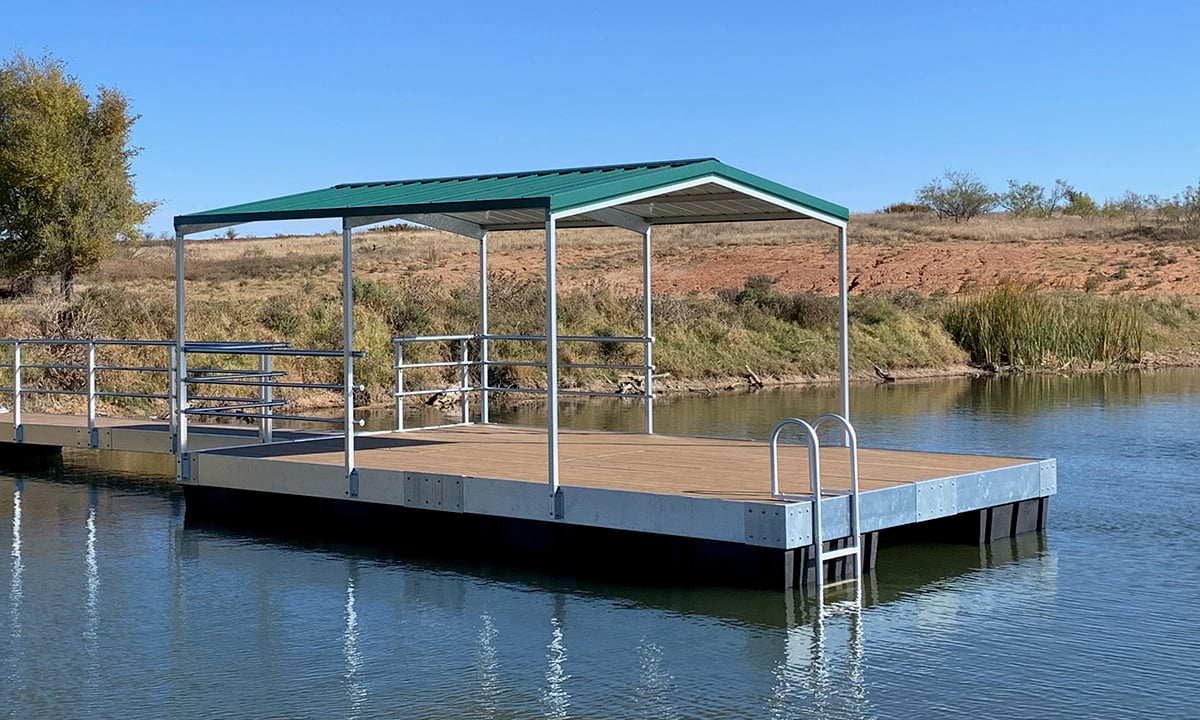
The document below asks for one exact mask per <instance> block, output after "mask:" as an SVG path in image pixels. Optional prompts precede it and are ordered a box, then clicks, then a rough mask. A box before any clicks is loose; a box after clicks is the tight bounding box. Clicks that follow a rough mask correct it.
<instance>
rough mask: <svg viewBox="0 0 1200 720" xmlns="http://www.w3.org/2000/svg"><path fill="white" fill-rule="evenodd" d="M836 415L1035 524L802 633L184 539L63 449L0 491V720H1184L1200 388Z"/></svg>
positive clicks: (726, 595)
mask: <svg viewBox="0 0 1200 720" xmlns="http://www.w3.org/2000/svg"><path fill="white" fill-rule="evenodd" d="M835 406H836V395H835V392H834V391H833V390H832V389H818V390H805V391H792V392H778V393H759V394H757V395H745V396H730V397H716V398H697V397H688V398H678V399H672V400H666V401H663V402H661V403H660V404H659V407H658V418H657V421H658V429H659V430H660V431H662V432H675V433H693V434H716V435H730V436H751V437H763V436H765V434H766V433H767V432H768V430H769V428H770V426H771V425H772V424H773V423H774V422H775V421H776V420H777V419H779V418H780V417H784V416H788V415H795V416H800V417H812V416H813V415H816V414H818V413H820V412H826V411H829V410H831V409H833V408H834V407H835ZM852 407H853V410H854V412H855V422H856V426H857V428H858V430H859V435H860V438H861V440H862V443H863V444H864V445H868V446H875V447H897V448H915V449H929V450H947V451H960V452H974V453H995V454H1005V455H1024V456H1036V457H1057V458H1058V468H1059V469H1058V472H1059V476H1058V478H1059V493H1058V496H1057V497H1056V498H1054V499H1053V500H1052V501H1051V505H1050V523H1049V529H1048V530H1047V532H1046V533H1045V534H1044V535H1038V536H1028V537H1025V538H1021V539H1020V540H1019V541H1018V542H1004V543H997V544H995V545H992V546H991V547H987V548H978V547H974V546H966V547H960V546H904V547H895V548H885V549H883V550H881V552H880V555H879V569H878V570H877V571H876V572H875V573H874V574H872V575H871V576H870V578H869V581H868V583H867V585H866V589H865V596H866V602H867V605H866V607H865V609H864V610H863V611H862V612H861V613H860V614H859V615H857V616H839V617H832V618H828V619H826V620H824V621H821V622H817V621H815V620H814V618H813V617H812V615H811V613H810V611H809V603H808V602H807V601H806V600H805V598H804V597H803V596H802V595H801V594H799V593H794V594H793V593H772V592H756V591H746V590H715V589H676V588H648V587H636V586H619V585H602V584H597V583H595V582H589V581H586V580H574V579H570V578H556V577H552V576H547V575H535V574H529V573H522V572H519V571H513V570H507V569H502V568H489V567H480V566H459V565H452V564H447V563H433V562H431V561H424V560H419V559H412V558H396V557H387V556H380V555H379V554H378V553H377V552H374V551H371V550H369V549H364V548H345V547H336V546H329V545H327V544H322V543H319V542H317V541H313V542H312V543H307V544H305V543H297V542H295V541H283V540H278V539H271V538H265V537H257V536H253V535H248V534H239V533H234V532H228V531H214V530H211V529H199V528H193V527H189V526H187V525H185V523H184V521H183V518H184V507H183V499H182V495H181V494H180V493H179V492H177V491H176V490H175V489H174V488H172V487H171V485H170V484H169V483H166V482H164V481H163V480H162V478H161V477H155V475H156V474H157V475H159V476H165V475H167V474H168V473H170V471H171V466H170V464H169V463H168V462H167V461H165V460H163V459H161V458H148V457H145V456H135V455H124V456H117V455H107V456H101V455H99V454H95V453H88V452H69V453H68V454H67V455H66V458H65V463H64V466H63V467H61V468H52V469H48V470H44V471H36V472H21V473H16V472H12V471H0V716H2V717H10V718H35V717H37V718H98V717H113V718H142V717H145V718H152V717H180V718H184V717H188V718H191V717H212V718H231V717H236V718H384V717H415V718H425V717H427V718H440V717H446V718H450V717H481V718H488V717H494V718H524V717H551V718H568V717H581V718H585V717H595V718H610V717H644V718H673V717H703V718H724V717H730V718H733V717H771V718H775V717H779V718H785V717H820V718H931V717H964V716H978V717H989V718H1010V717H1011V718H1042V717H1079V718H1086V717H1122V718H1123V717H1163V718H1196V717H1200V704H1197V703H1198V702H1200V700H1198V696H1200V679H1198V678H1200V602H1198V600H1200V552H1198V551H1197V550H1198V548H1197V541H1196V537H1197V534H1198V533H1200V489H1198V486H1200V434H1198V433H1197V431H1196V421H1197V418H1198V417H1200V373H1197V372H1194V371H1180V372H1161V373H1156V374H1149V375H1113V376H1101V377H1086V378H1019V379H1000V380H978V381H968V380H962V381H957V380H956V381H940V382H933V383H920V384H898V385H894V386H874V387H871V386H866V387H862V388H857V389H856V390H855V393H854V398H853V406H852ZM563 416H564V422H565V423H567V424H573V425H577V426H583V427H636V423H637V422H638V419H639V417H640V415H639V414H638V413H637V411H636V409H635V408H634V407H633V406H628V407H627V406H624V405H623V404H622V403H620V402H613V403H591V404H580V405H575V406H568V407H567V409H565V410H564V415H563ZM514 419H517V420H522V421H534V420H536V418H535V417H532V416H530V417H525V416H519V417H516V418H514ZM765 481H766V479H765V478H764V483H765Z"/></svg>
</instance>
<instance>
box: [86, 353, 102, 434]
mask: <svg viewBox="0 0 1200 720" xmlns="http://www.w3.org/2000/svg"><path fill="white" fill-rule="evenodd" d="M87 424H88V447H93V448H94V447H96V446H98V445H99V444H100V442H99V441H100V438H99V437H98V433H97V432H96V342H95V341H94V340H92V341H89V342H88V344H87Z"/></svg>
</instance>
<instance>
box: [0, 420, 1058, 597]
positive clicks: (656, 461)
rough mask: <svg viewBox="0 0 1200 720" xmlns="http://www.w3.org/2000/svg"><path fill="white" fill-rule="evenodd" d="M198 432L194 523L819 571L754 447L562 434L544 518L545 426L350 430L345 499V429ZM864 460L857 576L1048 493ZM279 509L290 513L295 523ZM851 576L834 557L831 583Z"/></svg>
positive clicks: (119, 446) (709, 576)
mask: <svg viewBox="0 0 1200 720" xmlns="http://www.w3.org/2000/svg"><path fill="white" fill-rule="evenodd" d="M80 421H81V418H79V417H78V416H66V415H44V414H36V415H31V414H27V415H26V416H25V417H24V418H23V422H22V425H23V429H24V437H25V442H26V443H29V444H39V445H51V446H63V447H83V448H86V447H90V446H91V445H89V443H88V441H87V438H88V434H87V432H86V427H84V428H81V427H80ZM97 425H98V426H99V427H100V433H99V438H98V440H99V442H98V444H97V445H95V446H96V447H99V448H101V449H112V450H125V451H137V452H157V453H170V451H171V437H170V427H169V426H168V425H167V424H166V423H156V422H146V421H138V420H129V419H115V418H99V419H98V420H97ZM12 433H13V427H12V424H11V414H9V415H0V437H6V438H7V437H12ZM191 433H192V435H191V437H192V442H193V447H195V448H196V449H195V450H193V451H192V452H190V453H188V456H187V466H188V467H187V472H186V479H185V480H184V481H183V487H184V491H185V493H186V496H187V501H188V513H189V516H193V515H195V516H197V517H203V518H207V519H217V520H226V521H231V522H248V523H251V524H263V525H284V526H291V527H296V526H297V525H298V524H303V523H307V522H317V521H319V522H322V523H325V524H330V525H331V526H332V525H346V526H350V527H352V526H353V525H355V524H356V523H359V522H363V521H366V522H368V523H369V524H371V525H372V526H374V527H373V528H372V530H371V535H372V537H373V538H375V539H385V540H387V539H389V538H388V536H389V534H391V535H394V538H393V539H405V540H407V541H408V542H410V543H415V544H416V545H417V546H418V547H419V546H420V545H421V544H422V541H423V542H424V543H425V544H428V543H437V544H444V545H445V546H447V547H453V548H456V549H457V550H459V551H462V552H467V553H470V552H472V550H471V548H472V547H473V548H474V552H477V553H478V554H479V556H480V557H488V556H492V555H494V554H496V553H503V554H504V556H505V557H510V558H511V557H514V556H522V555H524V556H528V557H529V558H531V559H534V560H550V561H552V562H555V563H557V565H558V566H560V567H561V566H562V565H563V564H564V563H565V564H566V565H567V566H570V565H572V564H579V567H580V568H581V569H586V566H587V565H594V564H595V563H597V562H601V563H607V564H609V565H610V566H611V565H613V564H616V565H621V564H628V565H629V566H630V567H631V569H636V570H638V571H639V572H640V574H646V573H647V572H648V573H649V574H654V573H653V568H654V566H656V565H657V566H658V568H659V571H660V572H661V574H662V576H663V577H667V578H671V577H676V576H677V577H679V578H681V579H683V580H684V581H686V582H709V581H711V582H720V583H730V584H736V585H752V586H759V587H774V588H783V587H799V586H803V585H806V584H809V583H810V582H811V580H812V578H811V573H812V560H811V557H810V556H811V546H812V542H813V532H812V529H813V525H812V501H811V500H803V501H801V500H786V501H784V500H778V499H774V498H772V495H771V491H770V490H771V489H770V484H769V466H768V459H769V456H768V446H767V444H766V443H764V442H756V441H749V440H730V439H718V438H696V437H674V436H666V435H647V434H641V433H616V432H600V431H583V430H569V429H564V430H562V431H561V434H560V440H559V443H560V444H559V447H560V453H561V454H560V471H559V472H560V476H559V477H560V486H559V487H560V494H561V498H562V501H561V507H560V508H559V512H558V513H556V515H557V516H556V517H553V518H548V513H547V496H546V487H547V485H546V483H547V478H546V466H545V457H544V455H545V432H544V430H542V429H539V428H530V427H516V426H503V425H461V426H454V427H444V428H435V429H429V430H407V431H403V432H395V433H381V434H372V435H365V436H359V437H358V438H357V441H356V453H357V466H356V467H357V471H358V488H357V489H358V495H357V497H354V498H350V497H349V496H348V493H347V488H346V479H345V473H344V470H343V459H344V449H345V448H344V440H343V438H342V437H341V436H336V435H323V434H317V433H305V432H293V433H290V434H282V433H276V439H275V441H274V442H272V443H269V444H258V443H257V441H256V431H255V430H253V429H250V428H238V427H233V426H205V425H194V426H193V427H192V430H191ZM231 442H234V443H237V442H242V443H246V444H241V445H235V446H229V443H231ZM9 447H10V448H11V447H13V446H11V445H10V446H9ZM778 450H779V464H780V477H781V485H782V489H783V490H784V491H803V490H805V489H807V476H806V475H805V469H806V468H807V467H808V449H807V448H806V447H805V446H801V445H792V444H780V445H779V448H778ZM820 452H821V475H822V480H823V486H824V487H825V488H826V489H827V490H828V492H829V493H830V494H829V495H828V496H825V497H823V499H822V519H821V528H822V532H821V534H822V536H823V537H824V538H835V539H838V538H846V537H848V536H849V535H850V534H851V533H850V527H849V496H848V495H846V494H845V492H846V491H847V490H848V488H849V475H850V473H849V470H850V461H849V451H848V449H847V448H844V447H824V448H822V449H821V451H820ZM858 454H859V483H860V501H859V502H860V521H859V530H860V532H861V533H863V535H864V542H865V551H864V556H863V564H864V569H865V570H869V569H870V568H871V567H873V565H874V558H875V550H876V549H877V548H878V544H879V534H880V533H881V532H883V533H885V537H886V533H887V532H889V531H898V532H899V533H911V532H913V531H914V530H920V529H924V531H925V532H924V536H925V537H927V538H931V539H938V540H943V541H951V542H981V543H982V542H990V541H993V540H998V539H1003V538H1008V537H1011V536H1014V535H1020V534H1024V533H1030V532H1036V531H1038V530H1040V529H1042V528H1044V527H1045V523H1046V517H1047V509H1048V500H1049V497H1050V496H1051V495H1053V494H1054V493H1055V490H1056V480H1055V478H1056V474H1055V463H1054V461H1053V460H1031V459H1024V458H1000V457H989V456H980V455H959V454H947V453H929V452H913V451H902V450H874V449H860V450H859V451H858ZM281 513H294V514H295V517H294V518H292V520H295V521H296V522H295V523H291V522H287V518H281V517H279V515H280V514H281ZM372 518H373V519H372ZM318 519H319V520H318ZM388 528H391V530H390V531H389V530H388ZM325 529H326V528H317V530H318V531H323V530H325ZM564 529H565V530H566V533H567V534H566V535H564ZM581 544H582V545H592V546H594V547H593V548H592V550H591V551H588V550H586V549H585V548H582V547H581ZM836 546H837V540H834V541H833V542H831V543H829V547H830V549H833V548H835V547H836ZM627 552H634V553H636V555H635V556H632V557H631V556H629V555H627V554H625V553H627ZM614 556H615V557H614ZM634 566H637V567H636V568H635V567H634ZM596 569H599V570H603V569H604V568H596ZM609 569H612V570H615V569H614V568H611V567H610V568H609ZM849 572H850V570H849V568H847V567H841V568H839V567H838V566H836V565H832V566H831V567H830V568H829V569H828V570H827V577H828V578H837V577H842V576H844V575H846V574H847V573H849Z"/></svg>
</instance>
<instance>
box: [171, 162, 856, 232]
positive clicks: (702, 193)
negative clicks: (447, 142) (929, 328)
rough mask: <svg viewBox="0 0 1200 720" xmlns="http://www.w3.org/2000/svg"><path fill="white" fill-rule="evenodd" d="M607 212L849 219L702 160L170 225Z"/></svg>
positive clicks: (579, 218) (353, 194)
mask: <svg viewBox="0 0 1200 720" xmlns="http://www.w3.org/2000/svg"><path fill="white" fill-rule="evenodd" d="M606 208H608V209H616V210H621V211H623V212H624V213H627V214H628V215H626V217H629V216H636V218H637V219H640V221H642V222H645V223H647V224H675V223H695V222H734V221H739V220H774V219H790V218H816V219H818V220H824V221H827V222H829V221H832V222H835V223H836V222H838V221H841V222H845V221H846V220H848V219H849V210H847V209H846V208H844V207H842V206H841V205H836V204H834V203H831V202H828V201H826V200H822V199H820V198H817V197H813V196H812V195H808V194H806V193H802V192H800V191H798V190H793V189H792V188H789V187H787V186H784V185H781V184H779V183H775V182H772V181H770V180H766V179H764V178H761V177H758V176H757V175H752V174H751V173H748V172H745V171H743V170H738V169H737V168H734V167H730V166H729V165H726V164H724V163H722V162H720V161H718V160H716V159H713V158H704V159H697V160H673V161H667V162H654V163H639V164H632V165H606V166H597V167H583V168H567V169H560V170H541V171H533V172H519V173H504V174H498V175H475V176H465V177H446V178H430V179H424V180H398V181H389V182H367V183H347V184H343V185H335V186H333V187H330V188H324V189H321V190H312V191H310V192H303V193H298V194H295V195H285V196H283V197H278V198H271V199H268V200H259V201H256V202H250V203H244V204H241V205H232V206H230V207H224V208H218V209H216V210H207V211H205V212H199V213H192V214H189V215H177V216H176V217H175V228H176V230H177V231H179V232H183V233H191V232H199V231H201V230H206V229H213V228H216V227H225V226H228V225H238V224H241V223H248V222H256V221H264V220H299V219H311V218H345V217H349V218H373V219H378V220H379V221H382V220H385V219H401V218H405V217H406V216H420V217H424V218H426V219H429V218H433V217H435V216H441V217H443V218H445V219H447V220H449V221H451V222H460V223H470V224H471V226H474V227H478V228H481V229H483V230H520V229H529V228H540V227H542V226H543V224H544V222H545V213H546V211H547V210H549V211H550V212H551V213H553V214H554V215H555V216H556V218H557V219H556V224H557V225H558V226H559V227H592V226H600V225H607V224H609V223H608V222H605V221H602V220H599V219H598V218H595V217H592V216H590V215H589V214H588V213H589V212H597V211H602V210H604V209H606ZM598 214H602V213H598Z"/></svg>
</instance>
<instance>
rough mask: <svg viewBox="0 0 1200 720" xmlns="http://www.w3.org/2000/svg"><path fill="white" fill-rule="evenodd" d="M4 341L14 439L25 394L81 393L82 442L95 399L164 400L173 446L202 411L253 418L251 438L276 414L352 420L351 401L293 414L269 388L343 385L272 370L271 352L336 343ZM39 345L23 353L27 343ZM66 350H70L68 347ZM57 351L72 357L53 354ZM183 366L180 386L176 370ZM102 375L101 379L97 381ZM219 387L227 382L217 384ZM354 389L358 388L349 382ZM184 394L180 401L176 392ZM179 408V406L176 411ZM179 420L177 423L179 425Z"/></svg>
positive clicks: (93, 433)
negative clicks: (199, 359)
mask: <svg viewBox="0 0 1200 720" xmlns="http://www.w3.org/2000/svg"><path fill="white" fill-rule="evenodd" d="M3 347H7V348H8V353H7V357H6V358H4V359H3V360H0V370H6V371H7V375H8V379H9V381H10V382H9V383H8V384H7V385H4V386H0V394H4V395H8V396H9V397H11V398H12V408H11V412H12V413H13V418H12V420H13V427H14V435H15V437H14V438H13V439H14V440H15V441H17V442H21V441H22V440H23V438H22V415H23V414H24V413H25V411H26V404H27V400H28V399H29V397H30V396H33V395H47V396H59V397H82V398H84V403H85V406H86V410H85V413H86V418H87V426H88V432H89V438H90V441H89V444H90V445H91V446H92V447H96V446H97V445H98V432H97V416H98V411H97V408H98V404H99V402H100V401H103V400H119V399H139V400H149V401H162V402H164V403H165V404H166V405H167V408H166V413H165V415H166V417H167V418H168V419H169V420H170V423H171V432H172V437H174V438H175V439H176V443H175V447H176V449H177V450H183V451H186V446H183V447H181V445H180V443H181V442H182V438H181V436H184V437H185V436H186V429H185V426H186V423H185V422H184V421H183V418H185V417H187V416H192V417H208V418H227V419H238V420H244V421H248V422H255V423H257V424H258V427H259V434H258V440H259V441H260V442H264V443H266V442H271V441H272V439H273V433H274V423H275V421H278V420H283V421H297V422H305V423H328V424H345V423H347V422H351V423H356V422H357V424H361V422H360V421H354V419H353V412H354V408H353V406H352V405H350V406H347V407H345V408H344V409H343V413H342V415H340V416H319V415H298V414H285V413H279V412H278V409H279V408H282V407H284V406H286V405H287V402H288V401H287V400H286V399H284V398H283V397H280V396H277V395H276V390H279V389H285V388H286V389H316V390H329V391H338V392H340V391H342V390H343V389H344V388H343V385H342V384H340V383H336V382H331V383H319V382H294V381H289V380H287V379H286V378H287V375H288V373H287V372H286V371H285V370H281V369H276V367H275V365H274V359H275V358H280V357H287V358H338V359H341V358H342V357H343V352H342V351H341V350H300V349H294V348H292V347H291V346H290V345H289V344H288V343H280V342H190V343H188V344H187V346H186V347H185V348H184V352H183V357H182V358H181V357H180V354H179V353H178V352H177V348H176V345H175V343H174V342H173V341H170V340H115V339H91V338H55V339H42V338H0V348H3ZM114 347H124V348H150V349H153V350H155V351H158V352H161V353H162V355H161V357H162V358H163V359H162V361H161V362H157V363H154V362H152V361H151V362H143V363H138V364H135V363H123V364H118V363H114V362H102V361H101V360H100V359H99V358H102V357H103V356H104V354H105V352H104V351H105V349H108V348H114ZM35 348H37V349H39V350H40V352H36V354H35V353H31V350H33V349H35ZM73 349H78V352H75V353H71V352H70V351H71V350H73ZM64 354H71V355H74V357H70V358H61V356H62V355H64ZM189 356H203V357H207V358H210V359H211V358H214V357H215V356H225V357H226V358H228V359H226V360H225V361H224V362H221V361H217V362H216V363H214V364H211V365H205V366H200V365H196V366H193V365H191V364H190V363H189V362H188V361H187V358H188V357H189ZM362 356H363V353H362V352H361V351H356V352H354V353H352V357H353V358H360V357H362ZM238 357H252V358H256V359H257V360H256V363H255V364H256V367H254V368H245V367H240V365H243V364H245V363H238V362H233V361H232V359H233V358H238ZM181 368H186V369H185V373H186V374H185V376H184V377H183V378H182V388H181V383H180V382H179V380H180V378H179V371H180V369H181ZM130 373H148V374H152V375H161V376H162V378H161V380H159V381H154V382H151V383H149V384H150V388H149V389H148V390H136V391H135V390H128V389H117V387H118V386H119V385H121V384H122V383H114V382H113V381H112V378H113V377H114V376H115V375H118V374H130ZM105 381H107V382H105ZM224 388H229V389H228V390H224ZM356 389H358V388H356ZM181 395H182V398H183V400H184V402H183V403H181V402H180V396H181ZM181 408H182V411H181ZM181 426H184V427H181Z"/></svg>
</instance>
